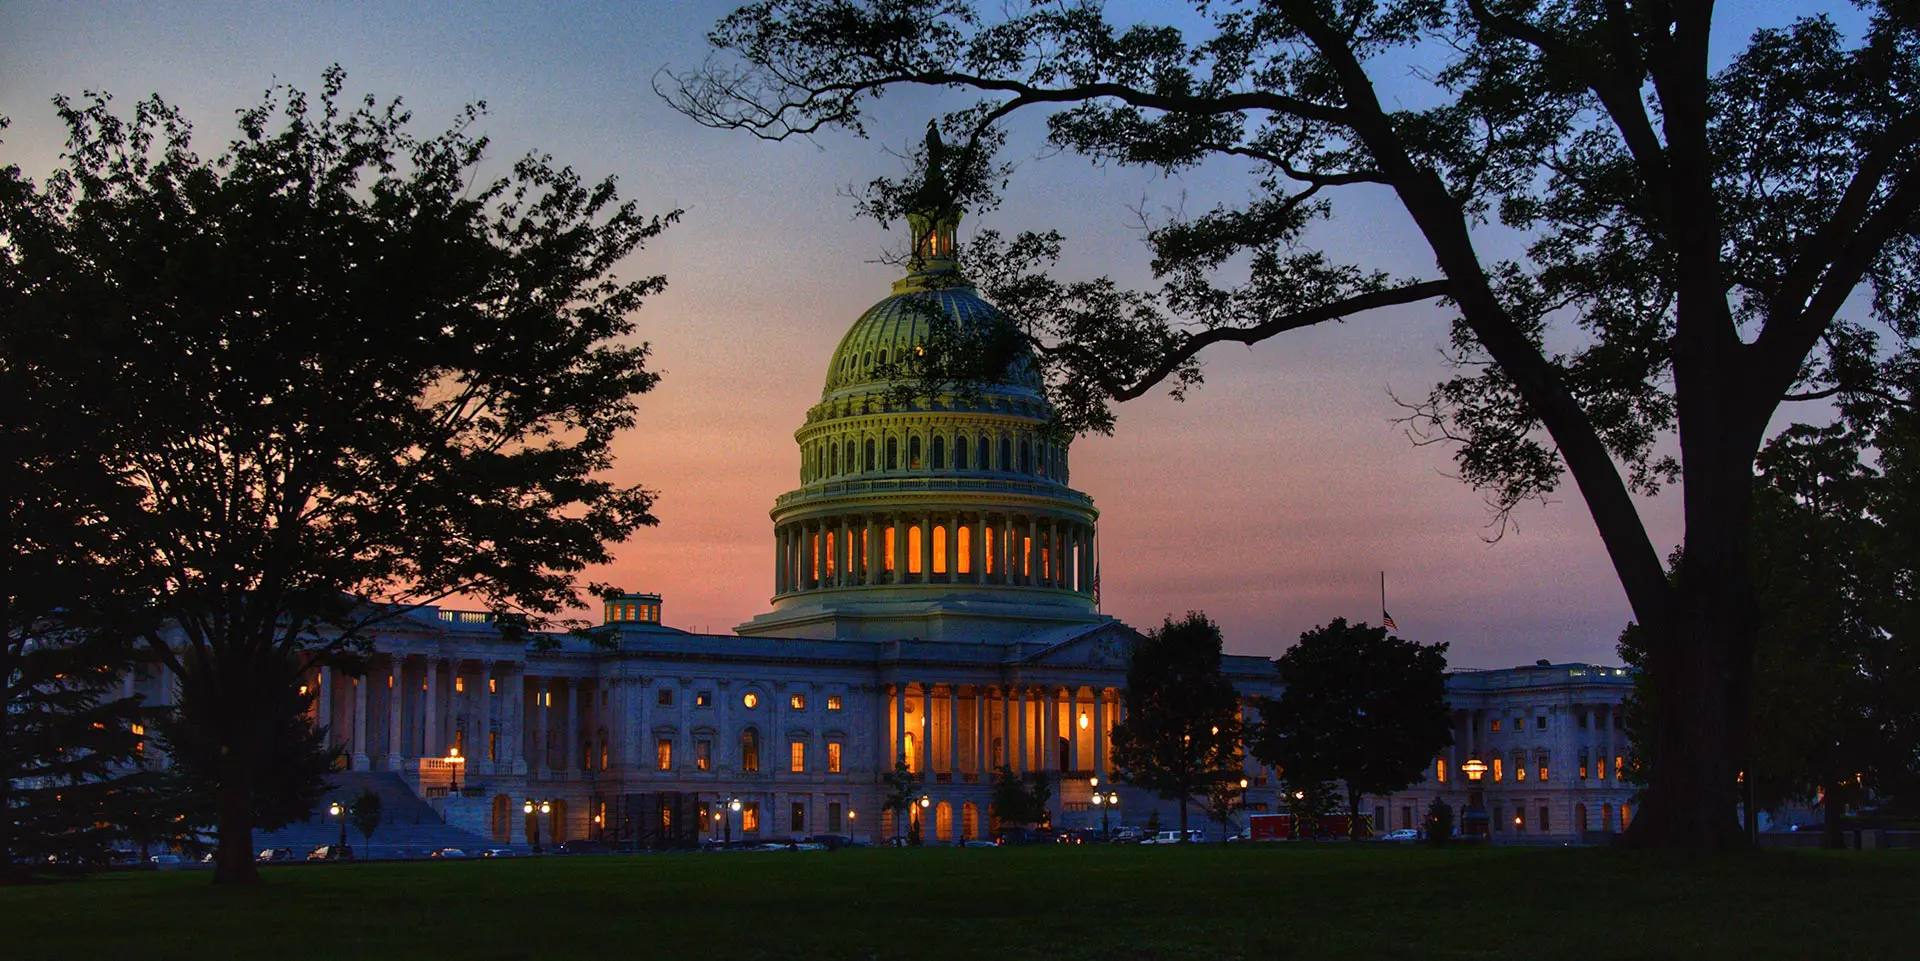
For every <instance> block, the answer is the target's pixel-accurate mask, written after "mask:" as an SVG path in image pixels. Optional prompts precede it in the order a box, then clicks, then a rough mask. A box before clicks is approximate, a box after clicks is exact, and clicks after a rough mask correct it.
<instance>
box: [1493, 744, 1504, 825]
mask: <svg viewBox="0 0 1920 961" xmlns="http://www.w3.org/2000/svg"><path fill="white" fill-rule="evenodd" d="M1504 775H1505V768H1504V767H1503V766H1502V765H1501V763H1500V759H1499V758H1497V757H1496V758H1494V759H1493V779H1494V780H1496V781H1498V780H1500V779H1501V777H1503V776H1504ZM1494 820H1496V821H1497V820H1499V818H1494Z"/></svg>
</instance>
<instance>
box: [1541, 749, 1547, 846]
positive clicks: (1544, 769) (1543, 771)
mask: <svg viewBox="0 0 1920 961" xmlns="http://www.w3.org/2000/svg"><path fill="white" fill-rule="evenodd" d="M1546 779H1547V759H1546V758H1541V759H1540V780H1542V781H1545V780H1546ZM1542 830H1544V828H1543V829H1542Z"/></svg>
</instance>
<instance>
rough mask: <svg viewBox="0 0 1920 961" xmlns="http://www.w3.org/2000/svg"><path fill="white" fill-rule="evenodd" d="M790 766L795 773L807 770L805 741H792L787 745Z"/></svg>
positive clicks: (803, 772) (802, 772)
mask: <svg viewBox="0 0 1920 961" xmlns="http://www.w3.org/2000/svg"><path fill="white" fill-rule="evenodd" d="M789 761H790V766H791V768H792V769H793V773H795V774H805V773H806V772H807V742H805V741H794V742H793V743H792V744H791V745H789Z"/></svg>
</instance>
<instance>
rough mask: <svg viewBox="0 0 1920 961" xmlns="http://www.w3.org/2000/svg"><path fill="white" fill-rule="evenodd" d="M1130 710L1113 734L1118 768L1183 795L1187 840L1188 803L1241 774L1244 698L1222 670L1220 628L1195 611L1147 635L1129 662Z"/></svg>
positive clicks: (1171, 795)
mask: <svg viewBox="0 0 1920 961" xmlns="http://www.w3.org/2000/svg"><path fill="white" fill-rule="evenodd" d="M1126 708H1127V711H1126V720H1125V721H1122V722H1121V723H1119V724H1116V725H1114V726H1113V732H1112V735H1111V737H1112V745H1113V747H1112V752H1113V754H1112V760H1113V766H1114V769H1115V772H1116V773H1117V774H1118V775H1119V776H1120V778H1121V779H1122V780H1125V781H1126V782H1127V783H1129V784H1137V785H1139V786H1141V787H1143V788H1147V789H1149V790H1152V791H1156V792H1158V793H1159V795H1160V796H1161V797H1162V798H1166V799H1168V800H1174V799H1178V800H1179V802H1180V831H1181V837H1183V838H1184V837H1185V836H1186V830H1187V803H1188V801H1189V800H1190V799H1191V798H1193V797H1194V796H1195V795H1197V794H1204V793H1205V792H1206V791H1207V790H1208V789H1209V787H1211V786H1212V785H1213V784H1214V783H1216V782H1218V781H1220V780H1223V779H1226V778H1229V777H1231V778H1235V779H1237V778H1238V777H1239V776H1240V773H1239V772H1240V763H1239V747H1240V702H1239V696H1238V695H1237V694H1235V693H1234V690H1233V684H1232V682H1230V681H1228V680H1227V678H1226V675H1224V674H1222V673H1221V672H1220V626H1219V625H1218V624H1215V623H1214V622H1213V621H1212V620H1210V619H1209V618H1208V617H1207V616H1206V615H1205V614H1202V613H1200V612H1198V611H1189V612H1187V616H1186V617H1184V618H1182V619H1181V620H1179V621H1175V620H1174V619H1173V618H1171V617H1169V618H1167V619H1166V620H1165V621H1164V622H1163V623H1162V624H1161V625H1160V628H1159V629H1158V630H1155V631H1153V632H1151V633H1149V634H1147V635H1146V636H1145V637H1143V638H1141V639H1140V641H1139V642H1138V643H1136V644H1135V645H1134V647H1133V655H1132V657H1131V659H1130V660H1129V661H1128V664H1127V690H1126Z"/></svg>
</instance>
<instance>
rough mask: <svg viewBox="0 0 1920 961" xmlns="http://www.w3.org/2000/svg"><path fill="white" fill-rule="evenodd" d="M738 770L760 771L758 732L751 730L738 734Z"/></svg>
mask: <svg viewBox="0 0 1920 961" xmlns="http://www.w3.org/2000/svg"><path fill="white" fill-rule="evenodd" d="M740 770H742V771H747V772H753V771H758V770H760V732H759V731H756V730H754V729H753V728H747V729H746V730H744V731H741V732H740Z"/></svg>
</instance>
